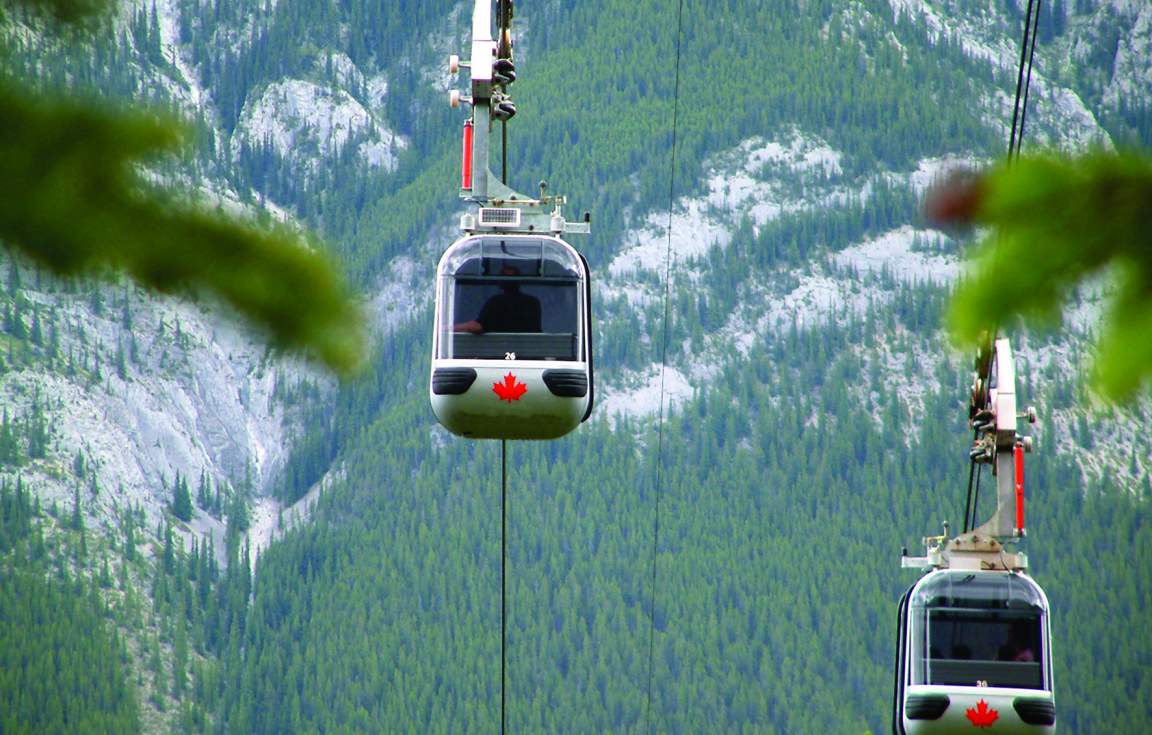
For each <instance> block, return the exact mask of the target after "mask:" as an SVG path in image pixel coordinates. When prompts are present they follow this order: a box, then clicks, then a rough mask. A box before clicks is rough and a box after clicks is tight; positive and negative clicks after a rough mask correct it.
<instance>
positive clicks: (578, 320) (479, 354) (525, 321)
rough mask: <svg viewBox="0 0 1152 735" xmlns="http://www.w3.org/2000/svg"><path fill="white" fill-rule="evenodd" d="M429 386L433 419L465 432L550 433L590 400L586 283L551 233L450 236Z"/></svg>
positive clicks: (583, 266)
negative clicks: (452, 240)
mask: <svg viewBox="0 0 1152 735" xmlns="http://www.w3.org/2000/svg"><path fill="white" fill-rule="evenodd" d="M436 282H437V283H436V319H435V331H434V334H433V336H432V374H431V381H430V385H429V394H430V398H431V402H432V410H433V412H434V413H435V415H436V418H437V420H438V421H439V422H440V423H441V424H442V425H443V426H444V427H445V428H447V429H448V430H449V431H451V432H452V433H454V434H458V435H460V436H464V437H468V438H472V439H555V438H557V437H560V436H563V435H565V434H567V433H568V432H570V431H572V430H573V429H575V428H576V427H577V426H579V425H580V423H581V422H582V421H584V420H586V419H587V418H588V416H589V415H590V414H591V412H592V403H593V387H594V386H593V370H592V346H591V311H590V301H591V285H590V282H589V274H588V265H587V262H586V261H585V259H584V257H583V256H582V255H581V254H580V253H579V252H577V251H576V250H575V249H574V248H573V247H572V246H570V245H569V244H568V243H566V242H564V241H563V240H561V239H560V238H559V237H555V236H552V235H533V234H476V235H470V236H466V237H463V238H461V239H460V240H457V241H456V242H455V243H454V244H453V245H452V246H451V247H450V248H448V250H447V251H446V252H445V253H444V255H443V257H442V258H441V259H440V264H439V266H438V267H437V276H436Z"/></svg>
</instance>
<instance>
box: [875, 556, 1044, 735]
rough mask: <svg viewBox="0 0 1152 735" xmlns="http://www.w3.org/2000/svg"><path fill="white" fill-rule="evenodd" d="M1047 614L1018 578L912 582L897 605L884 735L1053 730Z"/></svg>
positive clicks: (991, 575) (952, 573)
mask: <svg viewBox="0 0 1152 735" xmlns="http://www.w3.org/2000/svg"><path fill="white" fill-rule="evenodd" d="M1048 609H1049V608H1048V598H1047V597H1046V596H1045V595H1044V591H1043V590H1042V589H1041V588H1040V586H1039V585H1038V584H1036V582H1034V581H1033V580H1032V579H1031V578H1030V577H1028V576H1027V575H1025V574H1022V573H1019V572H1012V571H992V570H962V569H937V570H935V571H932V572H930V573H929V574H927V575H925V576H924V577H922V578H921V579H920V581H918V582H917V583H916V584H915V585H913V586H912V587H911V588H910V589H909V590H908V592H907V594H905V595H904V597H903V599H902V600H901V602H900V613H899V620H900V624H899V640H898V643H897V665H896V671H895V677H896V687H895V691H894V702H893V705H894V706H893V710H894V711H893V718H892V719H893V722H892V731H893V733H894V734H895V735H960V734H961V733H976V732H990V733H1001V734H1002V735H1041V734H1043V735H1051V734H1052V733H1054V732H1055V731H1056V704H1055V701H1054V699H1053V694H1052V656H1051V644H1050V638H1051V633H1050V622H1049V613H1048Z"/></svg>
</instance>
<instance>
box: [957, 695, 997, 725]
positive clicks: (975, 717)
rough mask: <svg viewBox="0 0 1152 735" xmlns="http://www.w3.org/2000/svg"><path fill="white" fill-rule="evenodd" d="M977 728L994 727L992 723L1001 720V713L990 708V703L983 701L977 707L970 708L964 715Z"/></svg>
mask: <svg viewBox="0 0 1152 735" xmlns="http://www.w3.org/2000/svg"><path fill="white" fill-rule="evenodd" d="M964 714H966V715H968V719H969V720H971V721H972V724H973V725H975V726H976V727H992V723H993V722H995V721H996V720H997V719H999V718H1000V713H999V712H997V711H996V710H994V709H990V708H989V707H988V703H987V702H985V701H984V700H983V699H981V700H980V701H979V702H977V703H976V706H975V707H974V708H973V707H969V708H968V710H967V711H966V712H965V713H964Z"/></svg>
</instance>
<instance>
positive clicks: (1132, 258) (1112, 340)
mask: <svg viewBox="0 0 1152 735" xmlns="http://www.w3.org/2000/svg"><path fill="white" fill-rule="evenodd" d="M926 208H927V210H928V215H929V216H930V217H931V218H933V219H935V220H936V221H938V222H944V223H964V224H977V225H983V226H990V227H992V229H993V232H992V234H991V235H990V236H989V237H988V238H987V239H986V240H985V242H984V243H982V244H981V246H980V249H979V251H978V254H977V265H976V269H975V271H974V272H973V275H972V277H971V278H969V279H967V280H966V281H964V282H963V283H962V284H961V285H960V287H959V288H958V289H957V292H956V297H955V300H954V301H953V304H952V308H951V312H950V321H951V325H952V330H953V333H954V334H955V336H956V337H957V338H958V339H960V340H961V341H974V340H976V339H977V338H978V335H979V333H980V331H981V330H982V329H984V328H986V327H987V324H988V318H989V315H995V316H996V317H997V318H999V319H1001V320H1003V319H1004V318H1005V317H1008V316H1011V315H1019V316H1023V317H1025V318H1027V319H1029V320H1030V321H1032V322H1034V323H1040V324H1044V323H1048V324H1052V323H1056V322H1058V321H1059V318H1060V309H1061V307H1062V305H1063V304H1064V303H1065V302H1066V301H1067V300H1068V299H1069V298H1070V297H1071V295H1072V293H1073V292H1074V290H1075V289H1076V288H1077V286H1078V285H1080V284H1081V283H1083V282H1084V280H1085V279H1087V278H1090V277H1092V276H1094V275H1096V274H1098V273H1107V274H1108V278H1109V279H1110V281H1108V282H1107V283H1108V285H1107V286H1106V292H1107V293H1108V294H1109V296H1108V298H1109V300H1110V313H1109V314H1108V315H1107V317H1106V319H1105V321H1104V324H1103V327H1102V330H1103V331H1102V334H1101V337H1100V341H1099V344H1098V351H1097V355H1096V362H1095V365H1094V368H1093V373H1094V375H1093V377H1094V379H1095V383H1096V386H1097V387H1098V388H1099V389H1100V390H1101V392H1102V393H1103V394H1104V395H1106V396H1109V397H1111V398H1115V399H1124V398H1128V397H1130V396H1132V395H1133V394H1134V393H1135V392H1136V391H1137V389H1138V388H1139V387H1140V386H1141V384H1142V383H1144V381H1146V379H1147V378H1148V377H1149V376H1152V157H1149V155H1148V154H1146V153H1136V152H1129V153H1122V154H1115V153H1104V152H1099V153H1093V154H1089V155H1087V156H1083V157H1080V158H1071V157H1067V156H1056V155H1049V156H1033V157H1026V158H1021V159H1020V160H1018V161H1016V162H1013V163H1011V164H1008V163H1001V164H1000V165H998V166H996V167H994V168H993V169H991V170H990V171H988V172H987V173H985V174H983V175H980V176H963V177H957V178H954V179H953V180H951V181H949V182H948V183H946V184H944V185H943V186H941V187H939V188H938V189H937V190H936V191H934V192H933V193H932V194H930V196H929V198H928V202H927V205H926Z"/></svg>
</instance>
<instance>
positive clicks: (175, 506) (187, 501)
mask: <svg viewBox="0 0 1152 735" xmlns="http://www.w3.org/2000/svg"><path fill="white" fill-rule="evenodd" d="M172 515H174V516H176V517H177V518H179V519H180V520H182V521H184V522H185V523H187V522H188V521H190V520H192V492H191V490H189V489H188V478H186V477H183V476H181V475H180V473H179V472H177V473H176V480H175V481H174V482H173V483H172Z"/></svg>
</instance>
